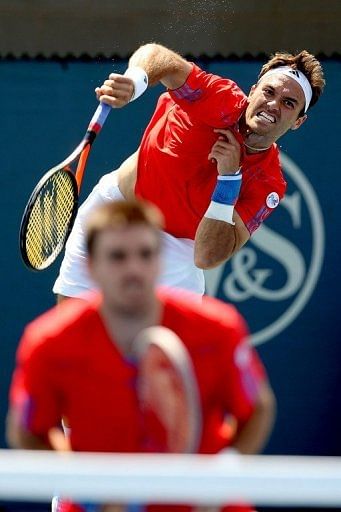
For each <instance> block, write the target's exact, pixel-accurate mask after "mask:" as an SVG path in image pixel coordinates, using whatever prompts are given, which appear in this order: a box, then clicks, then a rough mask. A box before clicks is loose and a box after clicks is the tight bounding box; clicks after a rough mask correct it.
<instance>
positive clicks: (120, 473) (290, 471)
mask: <svg viewBox="0 0 341 512" xmlns="http://www.w3.org/2000/svg"><path fill="white" fill-rule="evenodd" d="M55 494H58V495H59V496H62V497H68V498H70V499H73V500H75V501H92V502H112V503H115V502H116V503H122V504H124V503H131V502H134V503H141V504H142V503H148V502H149V503H150V502H154V503H157V502H159V503H177V502H182V503H191V504H193V505H205V504H210V505H219V504H222V503H229V502H237V501H240V500H246V501H248V502H250V503H253V504H254V505H265V506H266V505H282V506H294V505H296V506H297V505H305V506H314V507H318V506H328V507H334V506H338V505H341V458H337V457H294V456H291V457H289V456H287V457H279V456H245V455H244V456H241V455H238V454H232V453H231V454H228V453H226V454H219V455H146V454H138V455H136V454H129V455H127V454H124V455H121V454H88V453H65V452H64V453H56V452H43V451H41V452H31V451H21V450H14V451H12V450H0V499H6V500H26V501H27V500H30V501H36V502H38V501H47V502H48V501H49V500H50V498H51V496H52V495H55Z"/></svg>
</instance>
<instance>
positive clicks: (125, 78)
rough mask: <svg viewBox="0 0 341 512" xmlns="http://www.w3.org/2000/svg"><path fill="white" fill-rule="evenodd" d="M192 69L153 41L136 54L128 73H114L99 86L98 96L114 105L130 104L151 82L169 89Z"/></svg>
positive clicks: (132, 57)
mask: <svg viewBox="0 0 341 512" xmlns="http://www.w3.org/2000/svg"><path fill="white" fill-rule="evenodd" d="M191 70H192V64H191V63H190V62H187V60H186V59H184V58H182V57H181V56H180V55H178V54H177V53H175V52H173V51H172V50H169V49H168V48H166V47H165V46H162V45H160V44H155V43H149V44H146V45H143V46H141V47H140V48H139V49H138V50H136V52H134V53H133V55H132V56H131V58H130V60H129V66H128V69H127V71H126V72H125V74H124V75H120V74H118V73H111V74H110V75H109V77H108V78H107V80H105V81H104V82H103V84H102V85H101V86H100V87H97V88H96V89H95V92H96V96H97V99H98V100H99V101H102V102H104V103H107V104H108V105H110V106H112V107H113V108H120V107H124V106H125V105H127V104H128V103H129V102H130V101H132V100H133V99H136V98H138V97H139V96H141V94H143V92H144V91H145V89H146V88H147V86H148V85H150V86H153V85H156V84H157V83H158V82H161V83H162V84H163V85H165V87H168V88H169V89H177V88H178V87H181V86H182V85H183V84H184V83H185V81H186V79H187V77H188V75H189V74H190V72H191Z"/></svg>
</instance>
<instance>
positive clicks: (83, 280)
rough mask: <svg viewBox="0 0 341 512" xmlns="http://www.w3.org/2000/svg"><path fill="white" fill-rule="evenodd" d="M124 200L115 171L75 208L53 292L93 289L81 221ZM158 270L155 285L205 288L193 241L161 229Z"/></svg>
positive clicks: (74, 293) (69, 293) (67, 293)
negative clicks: (160, 263) (158, 274)
mask: <svg viewBox="0 0 341 512" xmlns="http://www.w3.org/2000/svg"><path fill="white" fill-rule="evenodd" d="M119 199H124V197H123V195H122V194H121V192H120V190H119V188H118V184H117V171H113V172H111V173H109V174H106V175H104V176H103V177H102V178H101V179H100V181H99V182H98V184H97V185H96V186H95V188H94V189H93V190H92V192H91V193H90V195H89V196H88V198H87V199H86V200H85V201H84V203H83V204H82V205H81V207H80V208H79V210H78V214H77V217H76V221H75V223H74V226H73V229H72V231H71V234H70V236H69V239H68V241H67V243H66V246H65V255H64V259H63V262H62V264H61V267H60V271H59V276H58V278H57V280H56V282H55V284H54V287H53V292H54V293H56V294H60V295H65V296H66V297H77V296H79V295H81V294H82V293H84V292H86V291H88V290H94V289H96V285H95V283H94V282H93V281H92V280H91V279H90V276H89V274H88V271H87V266H86V247H85V237H84V224H85V219H86V218H87V216H88V214H89V212H90V211H91V210H92V209H93V208H96V207H97V206H99V205H101V204H103V203H105V202H107V201H113V200H119ZM162 238H163V241H162V242H163V249H162V263H163V265H162V272H161V275H160V279H159V284H160V285H164V286H174V287H176V288H182V289H185V290H189V291H192V292H196V293H199V294H201V295H202V294H203V293H204V290H205V281H204V273H203V271H202V270H201V269H199V268H198V267H196V266H195V265H194V241H193V240H190V239H188V238H175V237H174V236H172V235H170V234H169V233H166V232H163V234H162Z"/></svg>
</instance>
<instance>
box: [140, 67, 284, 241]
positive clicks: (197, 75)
mask: <svg viewBox="0 0 341 512" xmlns="http://www.w3.org/2000/svg"><path fill="white" fill-rule="evenodd" d="M246 107H247V97H246V96H245V94H244V93H243V91H242V90H241V89H240V88H239V87H238V86H237V85H236V84H235V83H234V82H233V81H231V80H229V79H225V78H221V77H219V76H217V75H213V74H210V73H206V72H205V71H203V70H201V69H200V68H199V67H198V66H196V65H193V69H192V72H191V73H190V75H189V77H188V79H187V81H186V83H185V84H184V85H183V86H182V87H180V88H179V89H176V90H172V91H168V92H167V93H164V94H162V95H161V96H160V98H159V101H158V103H157V106H156V110H155V112H154V114H153V116H152V118H151V120H150V122H149V124H148V126H147V128H146V130H145V132H144V135H143V138H142V141H141V146H140V152H139V159H138V167H137V181H136V187H135V192H136V195H137V196H139V197H142V198H145V199H148V200H150V201H151V202H153V203H154V204H156V205H157V206H159V208H160V209H161V210H162V212H163V214H164V215H165V219H166V231H167V232H168V233H170V234H172V235H173V236H175V237H178V238H190V239H194V237H195V233H196V229H197V227H198V224H199V222H200V220H201V218H202V217H203V215H204V213H205V211H206V209H207V208H208V205H209V203H210V200H211V195H212V192H213V190H214V187H215V185H216V179H217V166H216V164H215V163H212V162H211V161H210V160H208V158H207V157H208V155H209V153H210V151H211V148H212V146H213V144H214V143H215V141H216V140H217V138H218V134H216V133H215V132H214V129H215V128H229V129H232V131H233V132H234V134H235V135H236V137H237V139H238V140H239V142H242V136H241V134H240V133H239V131H238V121H239V119H240V117H241V115H242V114H243V112H244V111H245V109H246ZM241 166H242V185H241V191H240V195H239V199H238V202H237V204H236V207H235V208H236V211H237V212H238V214H239V215H240V217H241V219H242V220H243V222H244V224H245V226H246V227H247V229H248V230H249V232H250V234H252V233H253V232H254V231H255V229H257V228H258V227H259V225H260V224H261V222H262V221H263V220H264V219H265V218H266V217H267V216H268V215H269V214H270V213H271V212H272V211H273V209H274V206H275V205H277V204H278V200H280V199H281V198H282V197H283V195H284V192H285V189H286V182H285V180H284V178H283V175H282V172H281V168H280V162H279V151H278V148H277V146H276V145H275V144H273V145H272V146H271V148H270V149H269V150H267V151H264V152H261V153H257V154H246V152H245V151H244V148H243V147H242V156H241ZM273 193H275V196H270V200H269V199H268V197H269V195H271V194H273ZM271 197H275V203H273V201H271ZM269 205H270V206H269Z"/></svg>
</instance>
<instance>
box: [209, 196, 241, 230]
mask: <svg viewBox="0 0 341 512" xmlns="http://www.w3.org/2000/svg"><path fill="white" fill-rule="evenodd" d="M233 210H234V206H233V205H232V204H221V203H216V202H215V201H211V202H210V205H209V207H208V208H207V210H206V213H205V215H204V216H205V217H207V218H209V219H214V220H222V221H223V222H227V223H228V224H232V226H234V225H235V222H233V220H232V216H233Z"/></svg>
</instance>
